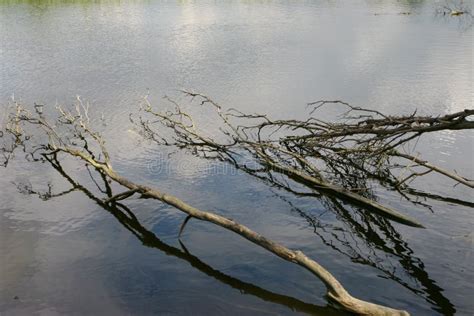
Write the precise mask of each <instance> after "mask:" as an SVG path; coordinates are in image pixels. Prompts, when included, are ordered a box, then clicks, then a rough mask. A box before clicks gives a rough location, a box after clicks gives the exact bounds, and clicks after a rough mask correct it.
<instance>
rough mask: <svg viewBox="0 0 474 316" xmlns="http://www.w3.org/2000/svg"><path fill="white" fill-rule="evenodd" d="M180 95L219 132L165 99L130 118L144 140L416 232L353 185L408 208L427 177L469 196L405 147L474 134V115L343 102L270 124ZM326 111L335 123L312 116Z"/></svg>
mask: <svg viewBox="0 0 474 316" xmlns="http://www.w3.org/2000/svg"><path fill="white" fill-rule="evenodd" d="M182 92H183V93H184V94H185V95H187V96H189V97H190V98H191V99H192V101H195V103H197V104H199V105H201V106H208V107H207V108H205V109H204V110H206V111H207V112H206V113H209V115H215V116H216V118H217V119H214V118H211V119H210V120H212V121H213V122H215V124H217V125H218V124H220V125H219V132H218V135H215V134H214V135H210V134H209V133H208V131H206V130H204V129H201V128H200V127H199V126H198V125H197V124H196V122H195V120H194V119H193V117H192V115H191V114H189V113H186V112H185V111H184V110H183V107H182V106H181V105H180V104H178V103H177V102H175V101H174V100H172V99H169V98H166V99H167V101H169V102H170V103H171V105H172V106H173V109H171V110H168V111H158V110H156V109H154V108H153V107H152V106H151V104H150V103H149V102H148V100H147V99H146V98H145V102H144V104H143V105H142V110H143V112H144V113H145V114H143V115H139V116H138V117H136V116H135V117H133V116H132V117H131V119H132V122H134V123H135V125H136V126H137V127H138V131H139V132H140V133H141V134H142V135H143V136H144V137H145V138H147V139H150V140H152V141H154V142H156V143H157V144H159V145H165V146H173V147H178V148H181V149H185V150H188V151H189V152H191V153H192V154H194V155H197V156H199V157H203V158H207V159H217V160H220V161H224V162H227V163H230V164H232V165H233V166H234V167H236V168H238V169H240V170H244V171H246V172H248V173H251V174H252V175H254V176H255V175H258V176H259V177H264V178H266V179H267V180H269V181H270V182H272V183H277V181H276V179H275V176H274V175H275V173H279V174H282V175H284V176H286V177H287V178H290V179H292V180H294V181H296V182H298V183H301V184H304V185H306V186H307V187H309V188H311V189H313V190H315V191H318V192H322V193H325V194H330V195H333V196H336V197H338V198H342V199H343V200H345V201H348V202H350V203H353V204H356V205H360V206H362V207H363V208H365V209H367V210H371V211H375V212H377V213H378V214H381V215H383V216H385V217H387V218H390V219H392V220H395V221H398V222H401V223H404V224H407V225H410V226H416V227H423V226H422V224H421V223H419V222H418V221H416V220H415V219H413V218H410V217H408V216H407V215H404V214H402V213H401V212H399V211H397V210H394V209H393V208H390V207H387V206H385V205H382V204H380V203H378V202H377V201H376V200H375V199H374V198H373V197H370V196H369V195H370V194H369V191H370V188H369V187H368V186H367V185H363V186H362V187H361V186H360V184H361V181H360V179H371V180H375V181H377V182H378V184H380V185H382V186H383V187H385V188H388V189H390V190H396V191H397V192H399V193H400V195H401V196H402V197H404V198H407V199H408V200H411V199H410V198H409V197H408V196H409V195H415V196H416V195H418V194H417V193H419V191H418V190H415V189H414V188H412V187H410V186H409V184H410V183H411V182H412V181H413V180H415V179H416V178H421V177H422V176H424V175H426V174H429V173H437V174H439V175H442V176H444V177H448V178H450V179H452V180H453V181H455V183H457V184H462V185H465V186H467V187H469V188H474V182H473V181H472V180H470V179H467V178H466V177H463V176H461V175H458V174H456V173H455V172H451V171H448V170H445V169H443V168H441V167H439V166H436V165H434V164H432V163H430V162H428V161H426V160H423V159H422V158H420V157H419V156H417V155H413V154H411V153H409V152H406V148H407V147H408V146H407V145H409V144H410V143H412V142H413V141H416V140H417V139H418V138H419V137H420V136H421V135H423V134H426V133H434V132H439V131H442V130H463V129H472V128H474V122H473V121H470V120H469V119H468V118H470V117H472V116H474V110H470V109H468V110H464V111H461V112H457V113H452V114H448V115H444V116H434V117H432V116H417V115H416V112H415V113H413V114H411V115H406V116H388V115H385V114H383V113H381V112H379V111H375V110H370V109H363V108H359V107H354V106H351V105H350V104H348V103H345V102H342V101H318V102H313V103H310V104H309V105H310V106H313V109H312V111H311V112H310V116H309V118H307V119H305V120H296V119H288V120H272V119H271V118H269V117H268V116H267V115H262V114H247V113H242V112H240V111H237V110H235V109H232V108H230V109H228V110H223V109H222V107H221V106H220V105H219V104H217V103H216V102H215V101H213V100H212V99H210V98H209V97H207V96H205V95H202V94H199V93H194V92H189V91H182ZM328 105H332V106H333V108H332V110H333V109H334V108H335V107H336V108H337V109H338V110H339V109H342V111H343V113H342V119H340V120H339V121H335V122H334V121H323V120H322V119H319V118H318V116H316V115H314V114H315V112H317V111H319V110H321V109H322V108H323V107H325V106H326V107H327V106H328ZM167 132H170V133H167ZM249 162H250V163H249ZM280 186H281V184H280ZM283 186H286V187H287V188H288V185H283ZM420 195H422V194H420ZM411 201H412V200H411Z"/></svg>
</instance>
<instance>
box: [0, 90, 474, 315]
mask: <svg viewBox="0 0 474 316" xmlns="http://www.w3.org/2000/svg"><path fill="white" fill-rule="evenodd" d="M184 93H185V94H186V95H188V96H190V97H192V98H193V99H195V98H197V99H198V100H199V101H198V102H199V103H200V104H201V105H206V104H207V105H211V109H212V110H213V111H214V112H215V113H216V114H217V115H218V118H219V119H220V120H221V123H222V126H221V128H220V131H221V135H219V136H222V137H221V139H219V140H217V139H215V138H212V137H210V136H208V135H205V131H204V132H203V131H202V130H199V129H198V127H197V126H196V124H195V122H194V120H193V118H192V116H191V115H189V114H187V113H185V112H184V111H183V110H182V109H181V107H180V106H179V105H178V103H176V102H175V101H173V100H171V99H168V100H169V101H170V102H171V103H172V104H173V105H174V110H173V111H167V112H160V111H156V110H154V109H153V108H152V106H151V105H150V103H148V101H147V100H145V101H146V102H145V104H144V106H143V107H142V109H143V110H144V111H145V113H146V116H145V115H142V116H139V118H138V119H136V117H134V119H133V121H134V123H135V124H137V126H138V127H139V131H140V133H141V134H142V135H143V136H145V137H146V138H147V139H150V140H153V141H155V142H157V143H158V144H161V145H167V146H176V147H178V148H183V149H188V150H190V151H191V152H193V153H194V154H196V155H198V156H200V157H205V158H210V159H219V160H222V161H226V162H228V163H231V164H232V165H234V166H235V167H237V168H239V169H241V170H243V171H245V172H247V173H249V174H252V175H254V176H256V177H258V178H261V179H263V180H265V181H269V182H270V183H272V184H273V185H276V186H279V187H281V188H284V189H286V190H289V191H292V190H293V189H292V188H291V187H290V186H289V185H288V183H286V182H285V181H283V182H281V181H277V180H276V178H275V174H281V175H283V176H284V177H287V178H289V179H292V180H294V181H296V182H298V183H300V184H303V185H304V186H306V187H309V188H311V190H313V192H318V193H323V194H328V195H329V196H332V197H333V198H338V199H339V198H340V199H343V200H345V201H349V202H351V203H354V204H356V205H361V206H362V207H363V208H364V209H368V210H372V211H376V213H377V214H381V215H383V216H385V217H387V218H390V219H392V220H396V221H398V222H402V223H404V224H408V225H411V226H418V227H421V226H422V225H421V224H420V223H419V222H417V221H416V220H414V219H412V218H410V217H408V216H406V215H404V214H402V213H400V212H398V211H396V210H393V209H391V208H389V207H386V206H384V205H381V204H380V203H378V202H377V201H375V198H374V196H373V195H372V194H371V192H370V188H369V187H368V186H367V185H366V184H365V183H364V181H365V180H364V179H376V180H377V181H379V183H380V184H382V185H383V186H386V187H389V188H392V189H394V190H397V191H398V192H400V194H402V195H404V196H406V195H407V194H411V195H420V196H423V195H425V196H428V197H433V198H438V199H441V200H443V199H445V198H444V197H439V196H436V195H434V194H430V193H424V192H420V191H419V190H416V189H413V188H411V187H410V186H409V185H408V183H409V182H410V181H413V179H415V178H417V177H421V176H423V175H425V174H427V173H431V172H433V173H438V174H440V175H443V176H447V177H449V178H450V179H452V180H454V181H456V182H457V183H459V184H462V185H465V186H467V187H471V188H472V185H473V184H472V181H471V180H469V179H466V178H465V177H462V176H460V175H457V174H456V173H453V172H450V171H447V170H444V169H442V168H440V167H437V166H435V165H433V164H431V163H429V162H427V161H425V160H423V159H421V158H420V157H418V156H413V155H411V154H410V153H406V152H402V151H400V150H399V149H400V147H402V145H404V144H407V143H409V142H410V141H412V140H414V139H417V138H418V137H419V136H420V135H422V134H424V133H431V132H436V131H440V130H446V129H450V130H459V129H470V128H473V123H472V122H471V121H469V120H468V118H469V117H470V116H471V115H473V112H474V111H473V110H465V111H462V112H459V113H454V114H450V115H446V116H442V117H422V116H416V115H415V114H412V115H409V116H402V117H390V116H386V115H384V114H382V113H380V112H377V111H372V110H366V109H360V108H355V107H352V106H350V105H348V104H346V103H344V102H341V101H322V102H318V103H313V104H311V105H312V106H315V107H314V111H317V110H318V109H320V108H321V107H323V106H325V105H327V104H336V105H343V106H346V107H347V108H348V112H346V113H345V114H346V116H345V120H344V122H343V123H328V122H324V121H322V120H320V119H316V118H315V117H314V116H311V117H310V118H309V119H307V120H305V121H298V120H271V119H269V118H268V117H267V116H265V115H256V114H251V115H249V114H244V113H241V112H239V111H236V110H234V109H230V110H228V111H225V112H224V111H222V108H221V107H220V106H219V105H218V104H217V103H216V102H214V101H213V100H211V99H210V98H208V97H206V96H204V95H201V94H196V93H191V92H184ZM88 110H89V108H88V106H85V105H84V104H83V103H82V102H81V101H80V99H78V103H77V104H76V107H75V108H74V109H73V110H67V109H64V108H62V107H58V111H59V116H58V117H57V118H55V119H53V120H48V119H46V118H45V116H44V115H43V112H42V109H38V108H37V109H36V113H31V112H30V111H28V110H26V109H25V108H24V107H23V106H22V105H21V104H19V103H15V111H13V112H12V113H10V115H9V118H8V120H7V124H6V126H5V128H3V129H2V131H1V132H0V136H1V137H2V138H3V140H4V143H3V146H2V149H1V152H2V154H3V156H4V158H5V159H4V165H7V164H8V161H9V160H10V159H11V158H12V157H13V156H14V154H15V152H18V151H23V152H24V153H25V154H26V157H27V159H32V160H35V161H52V159H54V160H57V159H58V156H62V155H66V156H72V157H76V158H79V159H81V160H82V161H84V162H85V163H86V164H87V165H89V166H92V167H94V168H95V169H96V170H97V171H98V172H99V173H100V174H101V175H102V176H103V177H104V178H105V179H107V180H108V181H113V182H115V183H117V184H119V185H121V186H123V187H125V188H126V191H124V192H122V193H119V194H116V195H112V194H108V195H107V196H106V197H105V198H104V199H103V200H102V202H103V203H104V204H105V205H114V204H117V203H119V201H121V200H124V199H127V198H129V197H131V196H132V195H139V196H140V197H143V198H151V199H155V200H159V201H161V202H164V203H166V204H169V205H171V206H174V207H175V208H177V209H179V210H181V211H183V212H184V213H186V214H187V215H188V216H187V218H186V219H185V221H184V222H183V224H182V227H181V229H180V232H182V231H183V229H184V228H185V226H186V224H187V223H188V221H189V219H191V218H195V219H199V220H203V221H208V222H211V223H214V224H216V225H218V226H221V227H223V228H225V229H228V230H230V231H233V232H235V233H237V234H239V235H241V236H242V237H244V238H246V239H248V240H249V241H251V242H253V243H254V244H257V245H259V246H261V247H263V248H265V249H266V250H268V251H270V252H272V253H273V254H275V255H277V256H279V257H281V258H283V259H285V260H287V261H289V262H292V263H296V264H298V265H300V266H302V267H304V268H305V269H307V270H309V271H310V272H311V273H313V274H314V275H315V276H317V277H318V278H319V279H321V280H322V281H323V283H324V284H325V285H326V287H327V290H328V297H329V298H330V299H331V300H333V301H334V302H336V303H337V304H338V305H339V306H340V307H342V308H344V309H345V310H348V311H351V312H355V313H358V314H363V315H405V314H407V313H406V312H405V311H400V310H395V309H391V308H388V307H384V306H380V305H376V304H372V303H369V302H365V301H362V300H359V299H356V298H354V297H353V296H351V295H350V294H349V293H348V292H347V291H346V290H345V289H344V288H343V286H342V285H341V284H340V283H339V282H338V281H337V280H336V279H335V278H334V277H333V276H332V275H331V274H330V273H329V272H328V271H327V270H326V269H324V268H323V267H321V266H320V265H319V264H318V263H317V262H316V261H314V260H312V259H310V258H308V257H307V256H306V255H304V254H303V253H302V252H300V251H294V250H290V249H288V248H286V247H284V246H283V245H280V244H278V243H275V242H273V241H271V240H269V239H267V238H265V237H263V236H261V235H259V234H258V233H256V232H254V231H252V230H251V229H250V228H248V227H246V226H243V225H241V224H239V223H237V222H235V221H233V220H231V219H228V218H225V217H223V216H220V215H218V214H215V213H213V212H209V211H203V210H199V209H197V208H194V207H193V206H191V205H189V204H187V203H185V202H184V201H182V200H179V199H177V198H176V197H174V196H172V195H169V194H167V193H164V192H162V191H160V190H158V189H156V188H152V187H149V186H145V185H142V184H139V183H135V182H133V181H131V180H130V179H127V178H124V177H122V176H121V175H119V174H118V173H117V172H116V171H115V170H114V169H113V168H112V164H111V158H110V156H109V154H108V151H107V148H106V146H105V141H104V140H103V139H102V137H101V136H100V134H98V133H96V132H94V131H93V130H92V129H91V128H90V126H89V121H90V119H89V113H88ZM313 113H314V112H312V113H311V114H313ZM354 113H356V114H357V115H355V116H354V115H353V114H354ZM163 127H165V128H164V129H165V130H168V131H172V136H165V133H163V132H162V131H163ZM242 157H245V158H248V157H250V158H251V159H252V161H254V162H257V164H256V165H255V164H252V165H251V166H249V164H248V160H247V161H246V160H242ZM403 160H405V161H407V163H405V164H403V163H401V162H400V161H403ZM416 168H424V170H423V171H418V170H416ZM400 170H401V171H402V173H397V171H400ZM400 174H402V175H403V177H401V176H400ZM361 180H362V181H361ZM295 193H296V192H295ZM333 198H331V199H333ZM445 200H449V201H450V202H453V201H454V202H458V203H461V204H462V203H464V205H472V203H469V202H464V201H456V200H454V199H445ZM331 201H333V204H332V205H337V202H336V200H331ZM347 219H348V220H349V221H350V220H351V219H350V216H349V217H347ZM379 227H381V229H383V230H386V229H387V228H388V227H385V224H381V225H380V226H379ZM388 229H390V228H388ZM395 240H396V239H395ZM397 243H398V241H397ZM405 261H406V260H405ZM409 269H411V268H409ZM421 282H422V283H424V284H425V285H427V286H429V287H431V288H432V289H433V291H435V292H439V291H438V289H437V288H436V286H434V285H432V284H430V282H428V283H426V280H424V279H423V281H421ZM440 297H441V299H444V298H443V297H442V296H440Z"/></svg>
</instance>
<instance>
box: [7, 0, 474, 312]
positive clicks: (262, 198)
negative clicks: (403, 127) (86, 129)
mask: <svg viewBox="0 0 474 316" xmlns="http://www.w3.org/2000/svg"><path fill="white" fill-rule="evenodd" d="M466 3H467V5H471V4H470V3H469V2H466ZM437 6H438V3H435V2H432V1H384V2H379V1H368V0H367V1H351V2H348V1H219V2H205V1H202V2H201V1H199V2H194V1H134V2H122V1H0V65H1V66H0V67H1V72H0V100H1V103H2V104H3V105H5V104H6V103H7V102H8V100H9V99H10V98H11V96H12V94H14V95H15V98H17V99H21V100H23V102H24V103H26V104H32V103H33V102H38V103H44V104H46V106H45V108H46V110H48V108H53V105H54V104H55V103H56V102H59V103H62V104H70V103H72V102H73V101H74V99H75V96H76V95H80V96H81V97H82V98H83V99H84V100H87V101H89V102H90V103H91V107H92V112H93V114H94V115H96V116H97V117H100V115H101V114H104V116H105V117H106V123H107V126H106V127H104V126H102V123H101V122H96V123H97V124H96V125H97V128H98V129H101V130H102V131H103V134H104V137H105V138H106V139H107V144H108V146H109V148H110V150H111V152H112V157H113V164H114V167H115V168H116V169H117V170H118V171H119V172H121V173H122V174H124V175H126V176H129V177H131V178H133V179H134V180H136V181H140V182H145V183H150V184H154V185H157V186H159V187H160V188H162V189H163V190H165V191H168V192H170V193H173V194H175V195H177V196H178V197H180V198H182V199H184V200H185V201H187V202H190V203H192V204H193V205H195V206H197V207H200V208H203V209H212V210H215V211H216V212H219V213H221V214H223V215H226V216H229V217H232V218H234V219H236V220H238V221H240V222H242V223H243V224H246V225H248V226H250V227H251V228H252V229H254V230H256V231H258V232H260V233H262V234H264V235H266V236H268V237H270V238H273V239H275V240H277V241H279V242H282V243H283V244H285V245H287V246H288V247H290V248H296V249H302V250H304V251H305V252H306V253H307V254H308V255H309V256H311V257H313V258H315V259H316V260H317V261H318V262H320V263H321V264H323V265H324V266H325V267H327V268H328V269H329V270H330V271H331V272H332V273H333V274H334V275H335V276H336V277H337V278H338V279H339V280H340V281H341V282H342V283H343V284H344V285H345V286H346V288H347V289H348V290H349V291H350V292H351V293H352V294H354V295H355V296H357V297H360V298H363V299H367V300H370V301H372V302H376V303H381V304H386V305H390V306H394V307H397V308H403V309H407V310H409V311H410V312H412V313H413V314H415V315H433V314H445V315H450V314H454V313H456V314H458V315H469V314H470V313H472V311H473V310H474V306H473V303H472V299H471V297H472V295H473V294H474V287H473V285H472V284H473V281H474V269H473V266H472V263H471V261H472V251H473V233H472V231H473V224H474V221H473V220H474V216H473V215H472V206H469V203H472V202H473V194H472V191H470V190H468V189H465V188H463V187H461V186H456V187H452V183H450V182H449V181H446V180H444V179H440V178H437V177H433V178H429V179H428V181H426V182H423V183H421V184H420V185H421V187H422V188H424V189H427V190H429V191H431V192H433V193H435V194H442V195H446V196H450V197H452V198H456V199H461V200H464V201H467V202H468V203H467V205H464V206H463V205H460V204H456V203H444V202H440V201H436V200H431V199H430V200H428V201H427V202H429V204H431V205H432V211H430V210H429V209H427V208H424V207H421V206H415V205H412V204H409V203H406V202H403V201H400V199H399V197H398V196H396V195H395V194H390V193H384V194H382V195H381V196H380V201H382V202H384V203H386V204H389V205H393V206H395V207H397V208H398V209H401V210H402V211H403V212H404V213H405V214H408V215H410V216H412V217H414V218H416V219H418V220H419V221H421V222H422V223H423V224H424V225H425V226H426V227H427V229H424V230H420V229H414V228H409V227H404V226H401V225H398V224H393V223H392V225H393V227H392V226H390V227H388V228H387V227H385V228H386V230H385V231H381V230H380V227H379V229H378V230H377V231H375V232H373V231H370V230H367V229H365V228H364V226H363V225H362V226H360V225H357V220H356V219H357V218H358V217H357V215H354V213H349V214H346V213H344V211H343V210H341V209H339V210H338V209H334V206H331V207H328V205H326V204H324V203H323V202H322V201H321V200H318V199H316V198H296V197H294V196H291V195H290V194H288V193H285V192H281V191H279V190H276V189H272V188H269V187H268V186H266V185H265V184H263V183H260V182H259V181H257V180H256V179H254V178H251V177H250V176H247V175H244V174H241V173H238V172H233V171H231V170H229V169H225V167H223V166H219V168H222V169H219V170H224V171H225V172H209V168H210V166H209V165H208V163H207V162H203V161H201V160H199V159H196V158H192V157H190V156H189V155H186V154H185V153H178V154H176V155H174V156H172V158H171V161H170V162H169V165H168V168H164V169H163V168H156V166H160V165H159V162H160V161H161V160H160V159H161V158H162V157H163V155H162V151H161V149H157V148H155V147H154V146H152V145H150V144H146V143H143V142H140V138H139V137H137V136H136V135H135V134H134V133H132V132H131V131H130V123H129V121H128V114H129V113H130V112H134V111H136V110H137V108H138V103H139V102H140V100H141V99H142V97H143V96H144V95H146V94H149V95H150V100H151V102H152V103H153V104H155V105H156V106H161V105H162V104H163V102H164V101H163V100H162V98H161V97H162V96H163V95H164V94H167V95H171V96H173V97H175V98H178V99H180V100H181V101H183V102H185V100H183V98H182V97H181V96H180V94H179V93H178V92H177V91H176V90H177V89H179V88H188V89H193V90H196V91H199V92H203V93H205V94H207V95H209V96H211V97H213V98H214V99H215V100H217V101H218V102H219V103H221V104H222V105H224V106H228V107H231V106H232V107H235V108H238V109H240V110H243V111H251V112H255V111H258V112H262V113H269V114H270V115H272V116H273V117H303V116H304V115H305V113H307V112H306V108H305V104H306V103H307V102H310V101H314V100H319V99H342V100H345V101H349V102H351V103H352V104H354V105H364V106H367V107H370V108H374V109H379V110H383V111H385V112H387V113H398V114H400V113H410V112H412V111H414V110H415V109H417V110H418V112H419V113H424V114H427V113H439V114H443V113H448V112H453V111H458V110H461V109H463V108H467V107H471V108H472V104H473V88H472V82H473V41H472V36H473V31H472V28H471V27H469V24H470V23H471V22H472V21H470V20H469V18H468V17H456V18H447V17H443V16H439V15H437V14H436V8H437ZM405 12H410V13H411V14H408V15H407V14H401V13H405ZM4 113H5V110H4V109H3V110H2V115H3V114H4ZM204 120H205V118H204ZM208 123H210V124H209V125H210V126H211V125H212V122H208ZM473 139H474V138H473V134H472V132H443V133H439V134H438V135H436V136H435V137H427V138H426V139H425V140H424V141H421V142H420V143H419V145H418V150H420V151H423V152H424V154H425V155H424V156H425V157H426V158H428V159H431V160H432V161H433V162H436V163H437V164H439V165H441V166H444V167H446V168H448V169H452V168H455V169H456V170H457V171H458V172H459V173H461V174H464V175H467V176H468V177H470V178H474V170H473V169H474V168H473V165H472V157H473ZM160 157H161V158H160ZM157 162H158V164H157ZM211 167H213V166H211ZM64 168H65V169H66V170H67V172H68V174H70V175H71V176H74V178H75V179H76V180H80V181H81V183H83V184H84V185H85V186H86V187H87V188H88V190H90V191H91V192H92V193H94V194H98V191H97V189H96V188H95V186H94V184H93V182H92V181H91V180H90V178H89V177H88V175H87V172H86V169H84V167H83V166H82V165H80V164H78V163H77V162H74V161H69V160H68V161H65V162H64ZM211 170H215V169H211ZM0 174H1V177H0V185H1V189H2V190H1V192H2V194H1V196H0V201H1V203H0V251H1V253H2V256H1V259H0V314H1V315H25V314H44V315H55V314H160V315H161V314H165V315H166V314H177V315H186V314H191V313H192V314H198V315H204V314H206V315H207V314H216V315H219V314H232V315H233V314H236V315H242V314H245V315H268V314H280V315H287V314H292V313H295V314H298V313H309V314H319V315H331V314H340V312H338V311H336V310H334V309H332V308H331V307H329V306H328V302H327V300H326V299H325V297H324V294H325V290H324V287H323V285H322V284H321V283H320V282H319V281H318V280H317V279H313V278H312V277H311V276H309V275H308V273H306V272H305V271H303V270H302V269H300V268H298V267H296V266H293V265H291V264H289V263H287V262H283V261H282V260H280V259H278V258H275V257H274V256H272V255H270V254H268V253H266V252H265V251H263V250H260V249H258V248H257V247H255V246H253V245H252V244H250V243H248V242H246V241H244V240H242V239H241V238H239V237H238V236H234V235H233V234H231V233H228V232H225V231H223V230H222V229H219V228H217V227H213V226H212V225H210V224H205V223H199V222H197V221H191V222H190V224H189V225H188V227H187V229H186V231H185V232H184V235H183V237H182V242H183V244H184V245H185V247H186V249H187V250H188V251H189V254H188V253H186V252H184V251H183V250H182V249H181V246H180V244H179V242H178V239H177V234H178V231H179V226H180V224H181V221H182V220H183V219H184V217H183V215H181V214H180V213H179V212H178V211H176V210H174V209H172V208H170V207H167V206H163V205H160V204H158V203H151V202H149V201H142V200H139V199H132V200H131V201H130V202H128V203H127V205H128V207H129V208H130V209H131V210H132V211H133V212H134V214H135V215H136V216H137V218H138V221H136V220H133V218H132V219H131V218H130V217H125V215H126V213H123V212H120V211H119V210H113V209H112V210H104V209H103V208H102V207H100V206H99V205H98V204H97V203H96V202H95V201H94V200H92V199H90V198H88V197H87V196H86V195H85V194H84V192H81V191H78V192H72V193H69V194H66V195H63V196H61V197H58V198H54V199H50V200H48V201H42V200H41V199H40V198H38V197H37V196H34V195H25V194H22V193H21V192H19V190H18V188H17V187H16V186H15V185H14V184H13V182H14V183H16V184H31V185H32V187H33V188H34V189H35V190H38V191H45V190H47V189H48V187H47V183H51V184H52V185H53V192H54V193H59V192H61V191H63V190H67V189H69V187H70V185H69V184H68V182H67V181H66V180H65V179H64V177H62V176H61V175H60V174H59V173H58V172H57V171H56V170H54V169H53V168H51V166H48V165H46V164H31V163H26V162H25V161H23V160H22V159H21V157H18V159H17V160H15V161H14V162H12V164H11V165H10V166H9V168H8V169H1V170H0ZM96 178H97V177H96ZM97 180H99V179H98V178H97ZM122 211H123V210H122ZM124 214H125V215H124ZM354 220H355V221H354ZM132 232H133V233H132Z"/></svg>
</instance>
